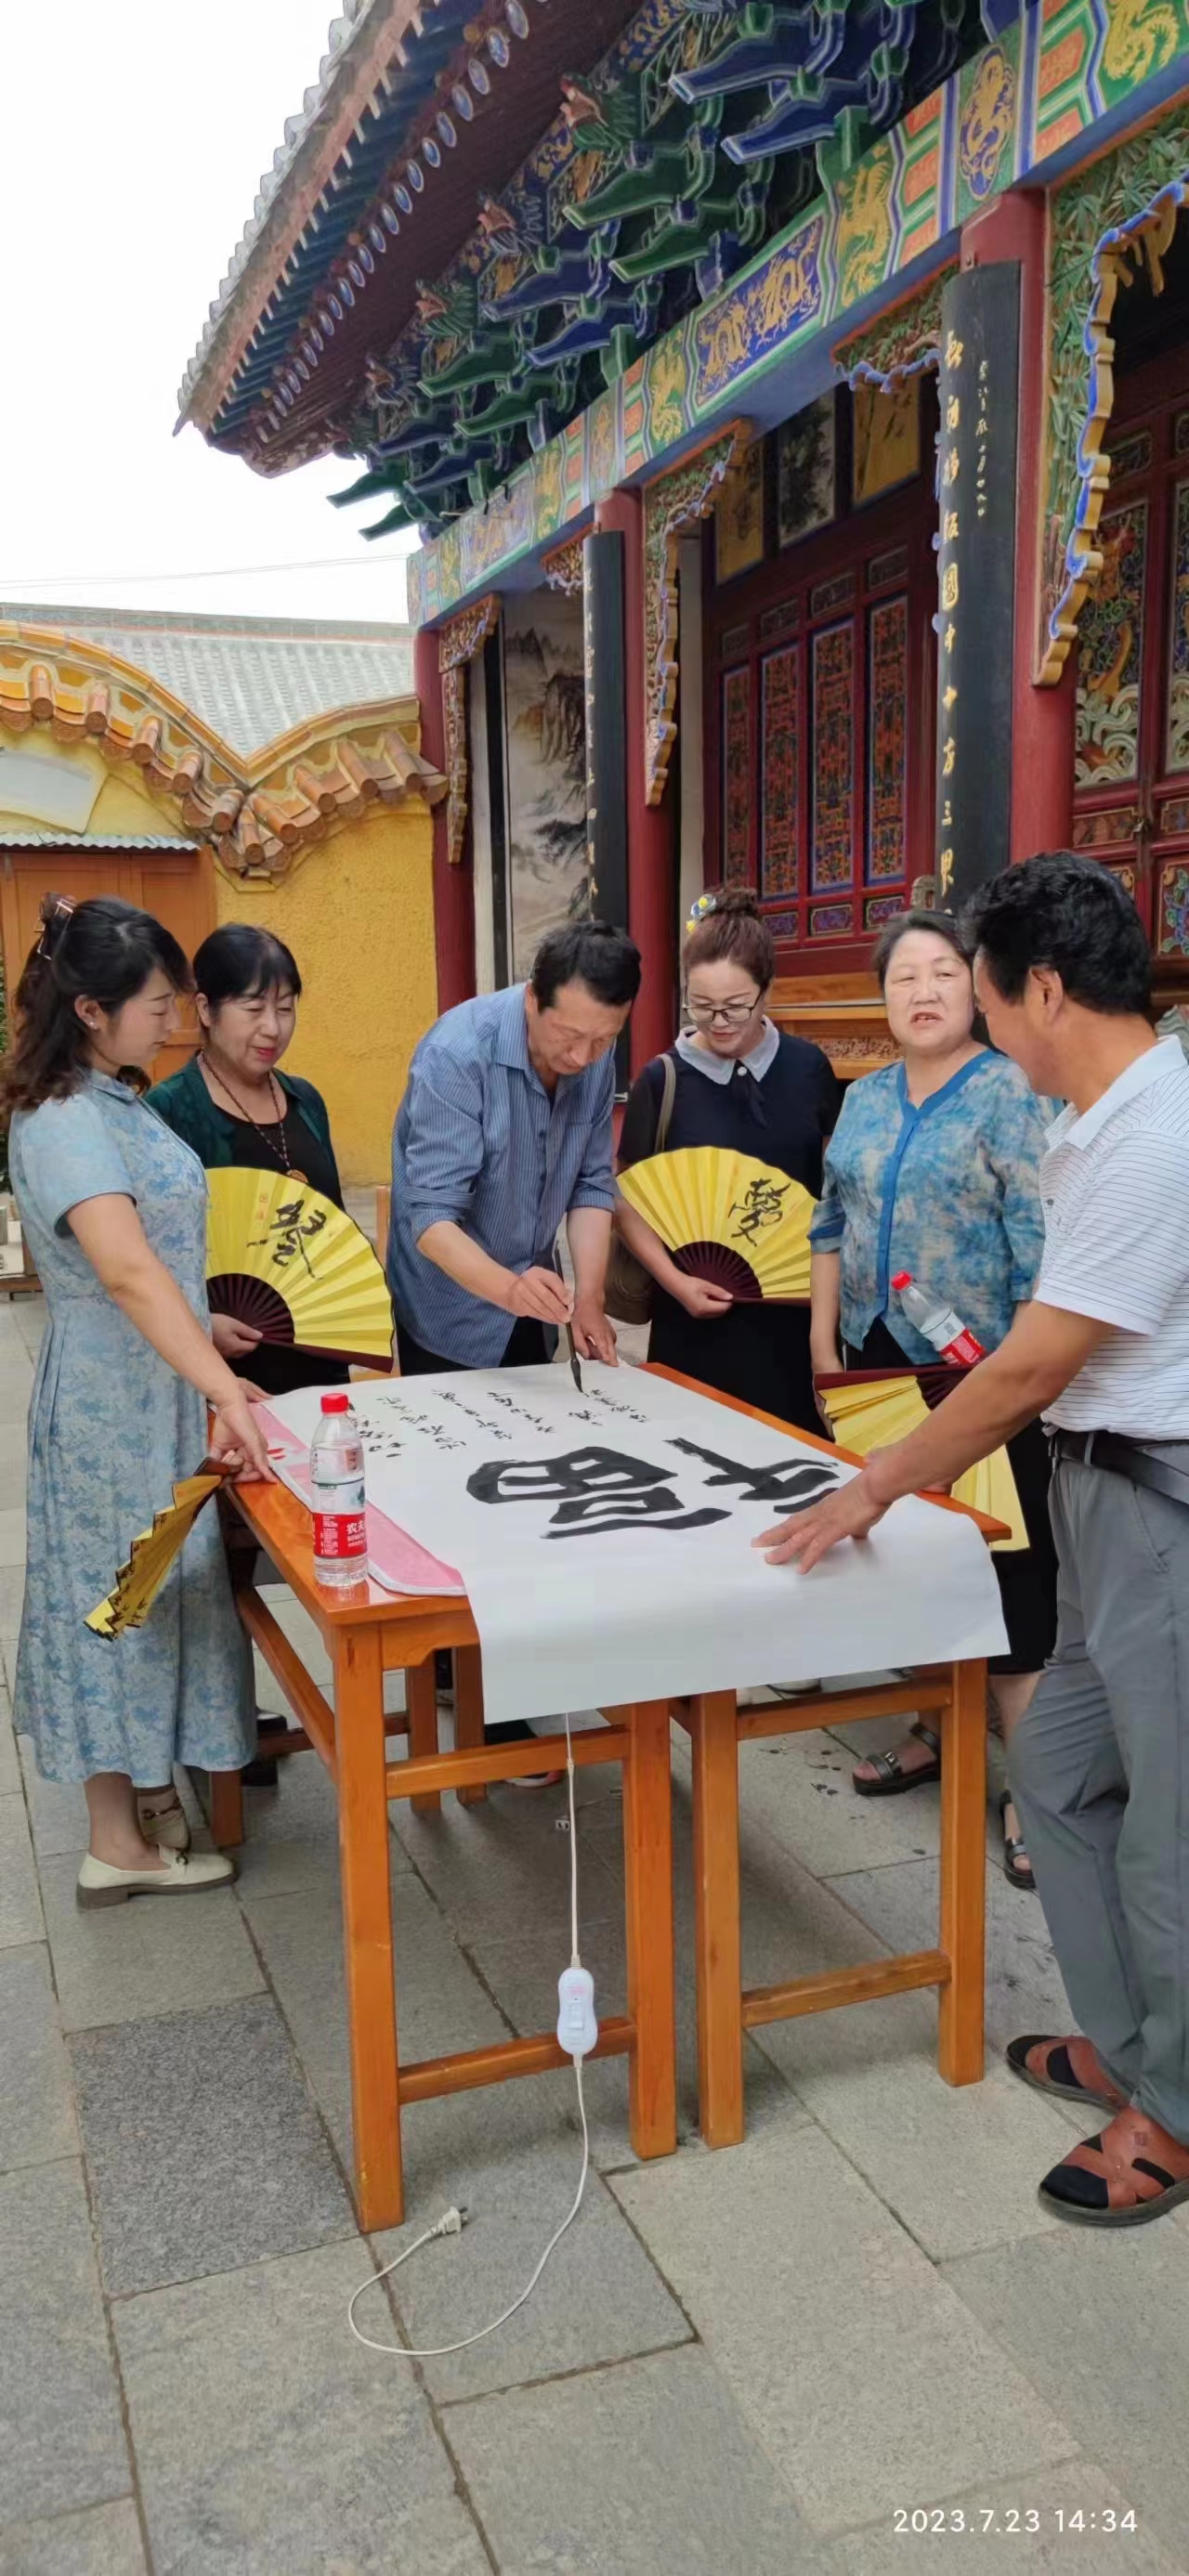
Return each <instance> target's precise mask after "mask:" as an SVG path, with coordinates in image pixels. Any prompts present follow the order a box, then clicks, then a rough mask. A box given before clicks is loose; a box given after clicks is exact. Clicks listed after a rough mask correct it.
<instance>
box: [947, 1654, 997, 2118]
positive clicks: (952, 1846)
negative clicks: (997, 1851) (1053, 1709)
mask: <svg viewBox="0 0 1189 2576" xmlns="http://www.w3.org/2000/svg"><path fill="white" fill-rule="evenodd" d="M952 1677H953V1697H952V1700H951V1702H950V1706H949V1708H948V1709H946V1710H944V1711H943V1712H942V1720H941V1930H940V1934H939V1939H940V1944H941V1948H942V1949H943V1950H944V1952H945V1954H946V1957H947V1958H948V1960H949V1963H950V1974H949V1983H948V1985H944V1986H943V1987H942V1989H941V2000H940V2012H939V2020H938V2034H937V2063H938V2067H939V2069H940V2072H941V2073H942V2075H944V2077H945V2080H946V2083H947V2084H979V2083H981V2081H982V2076H983V1977H984V1943H985V1922H986V1903H987V1851H986V1831H987V1829H986V1805H987V1770H986V1764H987V1667H986V1665H985V1663H969V1664H955V1665H954V1666H953V1668H952Z"/></svg>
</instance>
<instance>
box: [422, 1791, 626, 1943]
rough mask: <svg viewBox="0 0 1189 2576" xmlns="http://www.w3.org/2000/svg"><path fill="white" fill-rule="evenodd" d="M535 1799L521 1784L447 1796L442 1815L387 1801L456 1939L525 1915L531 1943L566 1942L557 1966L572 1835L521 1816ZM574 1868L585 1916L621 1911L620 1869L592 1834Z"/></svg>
mask: <svg viewBox="0 0 1189 2576" xmlns="http://www.w3.org/2000/svg"><path fill="white" fill-rule="evenodd" d="M537 1803H538V1802H537V1799H536V1798H535V1796H532V1795H529V1794H525V1793H524V1792H521V1791H518V1790H514V1789H495V1790H494V1791H492V1792H490V1793H489V1795H488V1796H487V1798H486V1799H484V1801H483V1803H482V1805H480V1806H477V1807H460V1806H459V1804H458V1802H457V1799H454V1798H447V1799H445V1800H444V1801H443V1806H442V1812H441V1814H440V1816H428V1817H422V1816H415V1815H413V1813H412V1812H411V1810H410V1808H409V1806H408V1803H407V1801H405V1800H404V1799H400V1798H394V1799H393V1800H392V1801H391V1804H390V1813H391V1815H392V1818H393V1822H394V1824H395V1827H396V1832H397V1837H398V1840H399V1841H400V1843H401V1844H402V1846H403V1848H404V1850H405V1851H406V1852H407V1853H408V1855H409V1857H410V1859H411V1860H412V1861H413V1863H414V1864H415V1866H416V1868H417V1869H418V1870H419V1871H420V1873H421V1876H422V1877H423V1878H424V1880H425V1881H426V1884H427V1886H428V1887H430V1888H431V1889H432V1892H433V1894H434V1896H435V1897H436V1898H437V1901H438V1904H439V1905H440V1906H441V1908H442V1911H443V1913H444V1914H446V1915H447V1916H448V1917H449V1919H450V1922H451V1923H452V1924H453V1926H454V1929H455V1931H456V1933H457V1934H458V1937H459V1939H460V1940H461V1941H463V1942H464V1943H466V1944H467V1945H470V1944H471V1943H472V1942H473V1941H474V1940H476V1938H480V1937H482V1935H483V1934H484V1933H490V1934H493V1935H494V1936H495V1938H496V1939H499V1938H500V1936H501V1935H502V1934H504V1933H506V1932H507V1929H508V1926H509V1924H510V1923H512V1924H514V1923H522V1922H524V1921H525V1920H531V1922H532V1926H533V1942H534V1945H536V1944H537V1943H538V1942H539V1943H540V1944H541V1945H542V1946H543V1947H544V1948H546V1949H550V1950H551V1951H552V1949H554V1948H557V1947H559V1946H560V1945H561V1944H562V1943H563V1942H564V1956H563V1957H562V1958H560V1959H559V1962H558V1965H559V1967H562V1966H564V1965H565V1960H566V1958H568V1956H569V1925H570V1838H569V1835H568V1833H561V1832H559V1831H558V1830H557V1818H556V1817H554V1818H553V1819H551V1824H550V1830H549V1831H548V1832H545V1833H543V1832H542V1831H541V1830H540V1825H539V1822H537V1821H536V1820H535V1819H534V1818H532V1817H531V1816H526V1813H525V1811H526V1809H529V1808H532V1807H534V1806H535V1805H536V1804H537ZM561 1812H562V1813H563V1814H564V1806H563V1808H562V1810H561ZM580 1870H581V1898H582V1913H583V1917H584V1919H590V1920H594V1919H596V1918H597V1917H599V1916H602V1915H617V1914H619V1913H620V1912H621V1911H622V1903H623V1899H622V1893H621V1890H622V1871H621V1869H618V1868H617V1869H616V1870H615V1871H614V1872H613V1871H612V1870H611V1869H610V1868H609V1867H608V1865H607V1862H606V1861H605V1860H604V1858H603V1849H602V1845H601V1843H600V1841H599V1838H598V1837H596V1836H592V1835H587V1836H585V1837H584V1839H583V1842H582V1847H581V1851H580Z"/></svg>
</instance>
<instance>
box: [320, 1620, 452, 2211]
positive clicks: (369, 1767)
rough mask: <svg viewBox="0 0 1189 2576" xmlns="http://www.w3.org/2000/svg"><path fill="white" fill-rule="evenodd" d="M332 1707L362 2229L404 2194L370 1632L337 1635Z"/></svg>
mask: <svg viewBox="0 0 1189 2576" xmlns="http://www.w3.org/2000/svg"><path fill="white" fill-rule="evenodd" d="M432 1677H433V1667H432V1665H431V1667H430V1678H431V1681H432ZM334 1704H335V1745H336V1750H337V1755H338V1797H339V1854H340V1859H341V1864H342V1883H343V1961H344V1966H345V1968H346V1975H347V2018H348V2023H349V2027H350V2034H351V2107H352V2118H353V2123H354V2131H355V2202H356V2207H357V2210H358V2213H359V2224H360V2226H361V2227H362V2228H364V2229H370V2228H378V2227H398V2226H399V2225H400V2222H401V2220H402V2218H403V2217H404V2186H403V2180H402V2174H401V2152H400V2106H399V2101H398V2097H397V2053H396V2047H397V2043H396V1976H395V1970H394V1966H393V1956H392V1896H391V1890H390V1886H389V1879H388V1800H387V1796H386V1792H385V1780H384V1772H385V1762H386V1752H385V1740H384V1674H383V1668H382V1664H381V1657H380V1631H379V1629H378V1628H366V1627H359V1628H348V1629H345V1630H342V1631H340V1632H339V1634H338V1635H337V1637H336V1639H335V1650H334Z"/></svg>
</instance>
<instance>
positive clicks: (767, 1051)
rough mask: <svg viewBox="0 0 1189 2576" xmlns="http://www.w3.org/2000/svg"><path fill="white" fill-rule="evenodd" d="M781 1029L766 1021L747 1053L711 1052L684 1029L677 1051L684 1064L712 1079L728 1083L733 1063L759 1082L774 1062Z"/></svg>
mask: <svg viewBox="0 0 1189 2576" xmlns="http://www.w3.org/2000/svg"><path fill="white" fill-rule="evenodd" d="M779 1047H780V1031H779V1029H778V1028H775V1027H774V1026H773V1023H772V1021H771V1020H765V1022H764V1026H763V1031H762V1033H761V1035H760V1036H759V1037H758V1038H757V1039H756V1042H755V1045H754V1046H753V1047H752V1048H751V1050H750V1052H749V1053H748V1054H747V1055H737V1056H723V1055H711V1053H710V1051H709V1049H708V1048H707V1047H700V1046H696V1045H695V1044H694V1041H693V1039H692V1038H691V1037H690V1036H688V1035H687V1033H686V1031H685V1030H684V1029H683V1030H682V1032H681V1035H680V1037H679V1038H678V1040H677V1053H678V1055H679V1056H680V1058H681V1061H682V1063H683V1064H692V1065H693V1067H694V1070H695V1072H697V1073H704V1074H706V1075H707V1076H708V1077H709V1079H710V1081H711V1082H722V1083H726V1082H729V1081H730V1079H731V1076H732V1074H733V1073H734V1071H735V1067H736V1065H740V1064H741V1065H742V1066H743V1069H744V1072H745V1073H750V1075H751V1077H752V1079H753V1081H755V1082H762V1081H763V1079H764V1075H765V1074H766V1073H767V1071H768V1068H769V1066H770V1065H772V1064H774V1063H775V1061H776V1057H777V1053H778V1050H779Z"/></svg>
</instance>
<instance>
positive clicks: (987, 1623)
mask: <svg viewBox="0 0 1189 2576" xmlns="http://www.w3.org/2000/svg"><path fill="white" fill-rule="evenodd" d="M582 1375H583V1383H584V1388H585V1393H584V1394H583V1395H581V1396H580V1395H579V1394H578V1392H577V1390H576V1388H575V1387H574V1384H573V1381H572V1379H571V1377H570V1375H569V1372H568V1370H566V1369H563V1368H559V1367H551V1366H546V1367H540V1368H524V1369H504V1370H500V1369H477V1370H468V1371H466V1372H464V1373H462V1372H460V1373H458V1374H450V1375H445V1376H440V1377H416V1378H405V1379H398V1380H392V1381H390V1382H387V1383H382V1382H380V1381H379V1380H368V1381H364V1382H362V1383H361V1384H359V1385H357V1386H354V1387H353V1388H352V1390H351V1401H352V1405H353V1407H354V1409H355V1412H356V1415H357V1417H358V1419H359V1421H360V1424H361V1427H362V1430H363V1436H364V1441H365V1446H366V1451H367V1493H368V1500H369V1502H370V1503H373V1504H375V1505H376V1506H377V1507H378V1508H379V1510H380V1511H382V1512H385V1513H387V1515H388V1517H389V1518H390V1519H391V1520H393V1521H395V1522H396V1523H397V1524H398V1525H399V1527H400V1528H402V1529H404V1530H406V1531H408V1533H409V1534H410V1536H411V1537H413V1538H415V1539H417V1540H418V1541H419V1542H420V1544H421V1546H422V1547H425V1548H428V1549H429V1550H431V1552H432V1553H433V1554H434V1555H435V1556H438V1557H440V1558H442V1559H444V1561H445V1562H446V1564H448V1565H454V1566H457V1567H458V1570H459V1572H460V1574H461V1575H462V1577H463V1581H464V1582H465V1585H466V1590H467V1595H468V1598H469V1600H470V1604H471V1609H472V1611H473V1613H474V1618H475V1624H476V1626H477V1628H478V1630H479V1636H480V1640H481V1643H482V1649H483V1689H484V1704H485V1708H486V1713H487V1716H488V1718H489V1719H491V1720H492V1721H494V1722H496V1723H499V1722H500V1721H506V1720H508V1719H511V1718H534V1717H544V1716H554V1715H557V1714H559V1713H560V1712H561V1711H562V1710H563V1709H566V1708H589V1707H597V1708H615V1707H618V1706H621V1705H624V1704H625V1703H627V1702H630V1701H633V1700H649V1699H662V1698H667V1697H669V1696H670V1695H672V1694H676V1693H683V1692H690V1691H708V1690H743V1689H746V1688H748V1687H753V1686H755V1685H757V1684H761V1683H764V1682H770V1681H772V1680H785V1679H792V1680H796V1679H798V1678H799V1677H801V1676H803V1675H815V1674H819V1673H820V1674H825V1675H828V1674H833V1673H855V1672H874V1671H880V1670H883V1669H885V1668H886V1667H887V1666H888V1665H901V1664H921V1663H944V1662H949V1661H951V1660H953V1659H956V1658H962V1657H971V1656H981V1655H996V1654H1002V1653H1003V1652H1004V1651H1005V1649H1006V1644H1007V1639H1006V1635H1005V1631H1004V1626H1003V1618H1002V1614H1001V1611H1000V1606H999V1590H998V1585H997V1583H996V1580H995V1575H994V1572H993V1569H992V1563H991V1558H990V1554H989V1552H988V1549H987V1546H986V1543H985V1541H984V1540H983V1539H982V1537H981V1536H980V1535H979V1532H978V1530H977V1529H976V1528H975V1526H974V1523H973V1522H972V1521H970V1520H968V1519H966V1518H965V1517H964V1516H963V1515H960V1514H959V1513H957V1512H951V1511H942V1510H939V1509H938V1508H937V1506H936V1505H935V1504H931V1503H928V1502H925V1501H918V1500H917V1499H915V1498H911V1499H908V1500H906V1501H904V1502H899V1503H896V1504H894V1505H893V1507H892V1510H891V1511H890V1512H889V1513H888V1514H887V1515H886V1517H885V1518H884V1520H882V1521H881V1522H880V1523H879V1525H878V1527H877V1528H876V1530H875V1531H874V1532H873V1533H872V1536H871V1537H870V1538H869V1539H868V1540H866V1541H865V1542H864V1543H863V1544H862V1545H855V1544H851V1543H847V1544H845V1545H844V1546H842V1547H840V1548H837V1549H835V1551H834V1552H833V1553H832V1554H831V1555H830V1556H828V1557H827V1558H825V1559H824V1560H823V1562H822V1563H821V1564H820V1565H818V1566H815V1567H814V1569H813V1571H812V1573H810V1574H808V1575H804V1574H801V1573H800V1572H799V1571H798V1569H797V1568H796V1567H795V1566H771V1565H769V1564H768V1563H767V1561H766V1559H765V1558H764V1557H763V1556H761V1555H759V1554H757V1552H756V1551H755V1550H754V1549H753V1548H752V1546H751V1545H750V1541H751V1540H752V1538H754V1537H755V1536H757V1535H758V1533H759V1532H760V1531H761V1530H765V1529H769V1528H770V1527H771V1526H772V1524H773V1523H774V1522H776V1521H778V1520H781V1519H783V1518H784V1517H785V1516H786V1514H787V1512H788V1510H789V1508H790V1502H791V1500H792V1499H801V1498H802V1496H804V1497H805V1498H807V1499H808V1500H810V1501H816V1500H817V1499H818V1498H819V1493H825V1492H828V1491H830V1490H831V1489H832V1487H833V1485H834V1483H835V1482H837V1481H841V1480H845V1479H847V1478H849V1477H850V1476H851V1475H853V1474H854V1473H855V1472H856V1471H855V1470H854V1469H853V1468H850V1467H847V1466H845V1465H843V1464H842V1462H841V1461H839V1460H835V1459H832V1458H830V1457H829V1456H828V1455H823V1453H822V1451H821V1450H818V1449H813V1448H811V1447H810V1446H809V1445H808V1443H806V1442H803V1441H800V1440H798V1439H797V1438H796V1437H795V1436H794V1435H792V1434H786V1433H782V1432H778V1431H772V1430H769V1429H768V1428H767V1427H766V1425H765V1424H763V1423H761V1422H756V1421H754V1420H753V1419H752V1418H751V1417H750V1416H749V1415H747V1414H745V1413H736V1412H735V1411H733V1410H732V1409H731V1408H730V1407H729V1406H727V1405H722V1404H716V1403H715V1402H714V1401H713V1400H712V1399H711V1398H710V1397H708V1396H698V1395H693V1394H691V1393H690V1392H689V1390H688V1389H687V1388H685V1387H679V1386H674V1385H673V1384H671V1382H670V1381H669V1380H667V1379H665V1378H660V1377H653V1376H650V1375H648V1374H645V1373H643V1372H642V1371H640V1370H637V1369H626V1368H624V1369H608V1368H603V1367H601V1366H599V1365H598V1364H596V1363H593V1362H584V1363H583V1367H582ZM270 1411H271V1412H272V1413H273V1414H275V1416H276V1417H277V1419H278V1420H279V1421H281V1422H283V1423H284V1424H285V1425H286V1427H287V1429H289V1430H290V1431H292V1432H293V1433H294V1434H295V1435H296V1436H297V1437H298V1438H299V1439H300V1440H301V1441H303V1442H304V1443H305V1444H306V1445H307V1447H308V1443H309V1441H310V1439H311V1437H312V1435H313V1432H314V1428H315V1425H316V1422H317V1419H318V1413H319V1393H318V1390H317V1389H316V1388H310V1387H305V1388H302V1389H300V1390H299V1391H298V1392H297V1393H295V1394H293V1395H287V1396H280V1397H276V1398H274V1399H272V1400H271V1403H270ZM682 1444H688V1446H683V1445H682ZM706 1452H710V1453H712V1454H711V1456H710V1457H709V1458H708V1457H707V1456H706V1455H705V1453H706ZM281 1473H282V1475H283V1474H284V1468H283V1467H282V1468H281ZM790 1479H792V1480H793V1482H792V1484H791V1485H790ZM774 1480H775V1481H774ZM757 1488H759V1490H757ZM781 1489H783V1490H781ZM511 1494H514V1495H515V1498H514V1499H512V1498H509V1497H510V1495H511ZM683 1523H685V1524H687V1525H686V1526H682V1524H683ZM608 1524H610V1526H608ZM616 1524H619V1525H618V1526H616Z"/></svg>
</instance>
